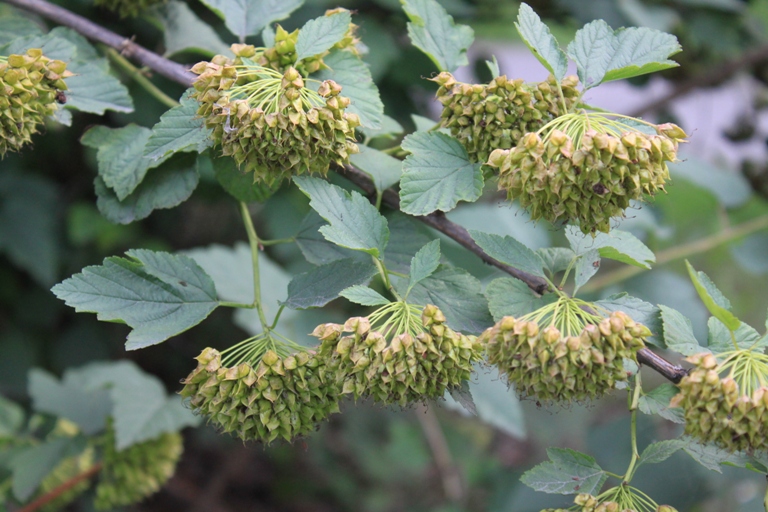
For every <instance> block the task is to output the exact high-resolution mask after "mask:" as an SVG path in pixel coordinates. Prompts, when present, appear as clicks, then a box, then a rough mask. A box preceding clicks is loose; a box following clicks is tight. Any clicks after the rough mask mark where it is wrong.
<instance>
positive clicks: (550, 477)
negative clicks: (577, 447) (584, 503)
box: [520, 448, 608, 495]
mask: <svg viewBox="0 0 768 512" xmlns="http://www.w3.org/2000/svg"><path fill="white" fill-rule="evenodd" d="M547 455H548V456H549V461H548V462H542V463H541V464H539V465H538V466H536V467H534V468H533V469H530V470H528V471H526V472H525V473H523V476H522V477H521V478H520V481H521V482H522V483H524V484H525V485H527V486H528V487H531V488H533V489H534V490H536V491H540V492H547V493H550V494H578V493H587V494H594V495H596V494H598V492H599V491H600V488H601V487H602V486H603V484H604V483H605V480H606V479H607V478H608V475H606V474H605V471H603V470H602V468H601V467H600V466H599V465H598V464H597V462H596V461H595V459H594V458H592V457H590V456H589V455H585V454H583V453H579V452H577V451H574V450H570V449H568V448H549V449H547Z"/></svg>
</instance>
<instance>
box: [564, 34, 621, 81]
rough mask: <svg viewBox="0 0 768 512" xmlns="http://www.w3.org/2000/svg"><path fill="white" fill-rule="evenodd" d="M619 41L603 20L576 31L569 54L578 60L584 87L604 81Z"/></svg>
mask: <svg viewBox="0 0 768 512" xmlns="http://www.w3.org/2000/svg"><path fill="white" fill-rule="evenodd" d="M617 43H618V41H617V40H616V36H614V35H613V29H612V28H611V27H610V26H609V25H608V24H607V23H606V22H605V21H603V20H595V21H593V22H591V23H587V24H586V25H584V26H583V27H581V28H580V29H579V30H578V31H576V35H575V36H574V38H573V41H571V43H570V44H569V45H568V56H569V57H570V58H571V59H573V60H574V61H575V62H576V69H577V72H578V74H579V81H580V82H581V83H582V84H583V85H584V89H589V88H591V87H594V86H596V85H598V84H599V83H600V82H602V80H603V77H604V76H605V72H606V71H608V67H609V66H610V64H611V58H612V57H613V54H614V52H615V51H616V48H615V46H616V44H617Z"/></svg>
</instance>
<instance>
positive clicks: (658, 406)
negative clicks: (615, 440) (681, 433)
mask: <svg viewBox="0 0 768 512" xmlns="http://www.w3.org/2000/svg"><path fill="white" fill-rule="evenodd" d="M679 391H680V390H679V389H677V387H676V386H675V385H674V384H669V383H666V382H665V383H664V384H661V385H659V386H657V387H656V388H654V389H653V390H651V391H649V392H648V393H643V394H642V395H641V396H640V400H639V401H638V408H639V409H640V411H641V412H643V413H644V414H658V415H659V416H661V417H662V418H664V419H665V420H669V421H672V422H674V423H685V417H684V416H683V410H682V409H681V408H679V407H670V406H669V401H670V400H672V397H673V396H675V395H676V394H677V393H678V392H679Z"/></svg>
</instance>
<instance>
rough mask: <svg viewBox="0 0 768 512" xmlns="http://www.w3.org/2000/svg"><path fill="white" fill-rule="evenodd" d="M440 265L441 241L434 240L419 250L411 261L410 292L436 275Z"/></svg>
mask: <svg viewBox="0 0 768 512" xmlns="http://www.w3.org/2000/svg"><path fill="white" fill-rule="evenodd" d="M438 265H440V240H432V241H431V242H429V243H428V244H427V245H425V246H424V247H422V248H421V249H419V251H418V252H417V253H416V254H415V255H414V257H413V259H412V260H411V269H410V272H409V281H408V291H411V289H412V288H413V287H414V286H416V284H417V283H419V282H421V281H423V280H424V279H426V278H428V277H429V276H431V275H432V274H434V273H435V270H437V267H438ZM407 294H408V293H407V292H406V295H407Z"/></svg>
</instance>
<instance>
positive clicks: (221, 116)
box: [192, 45, 360, 186]
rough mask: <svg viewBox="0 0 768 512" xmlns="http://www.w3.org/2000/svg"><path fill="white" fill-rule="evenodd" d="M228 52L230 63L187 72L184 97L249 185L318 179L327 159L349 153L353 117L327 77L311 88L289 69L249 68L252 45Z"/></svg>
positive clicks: (219, 59) (344, 158)
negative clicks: (193, 76)
mask: <svg viewBox="0 0 768 512" xmlns="http://www.w3.org/2000/svg"><path fill="white" fill-rule="evenodd" d="M232 49H233V51H234V52H235V54H236V55H237V58H236V59H235V60H231V59H229V58H227V57H224V56H222V55H217V56H216V57H214V58H213V59H212V60H211V62H200V63H198V64H196V65H195V66H194V67H193V68H192V71H193V72H194V73H197V74H198V75H200V76H199V77H198V78H197V80H196V81H195V83H194V88H195V92H194V93H193V94H192V97H194V98H196V99H197V100H198V101H199V102H200V107H199V109H198V115H199V116H200V117H202V118H204V120H205V125H206V126H207V127H208V128H210V129H211V130H212V138H213V141H214V143H215V144H216V145H218V146H221V148H222V153H223V154H224V155H227V156H232V157H233V158H234V159H235V161H236V162H237V164H238V166H239V167H240V168H241V170H243V171H244V172H248V173H253V177H254V182H263V183H265V184H266V185H268V186H272V185H274V184H277V183H279V182H280V181H282V180H283V179H287V178H289V177H291V176H292V175H296V174H303V173H318V174H322V175H325V174H326V173H327V172H328V168H329V166H330V164H331V162H336V163H338V164H340V165H342V164H345V163H347V162H348V160H349V155H350V154H353V153H357V151H358V148H357V145H356V144H355V128H356V127H358V126H359V125H360V120H359V118H358V117H357V115H355V114H350V113H347V112H345V109H346V108H347V107H348V106H349V99H348V98H345V97H343V96H340V92H341V86H339V85H338V84H336V83H335V82H333V81H331V80H327V81H325V82H322V83H321V84H320V86H319V87H318V89H317V91H315V90H313V89H311V88H308V87H306V86H305V83H306V82H305V79H304V78H302V76H301V74H300V73H299V72H298V71H297V70H296V69H295V68H292V67H289V68H288V69H287V70H286V71H285V72H284V73H282V74H281V73H279V72H277V71H274V70H272V69H270V68H265V67H262V66H259V65H256V64H254V63H253V61H252V60H250V58H251V57H254V56H255V53H256V52H255V49H254V47H253V46H250V45H233V47H232Z"/></svg>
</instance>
